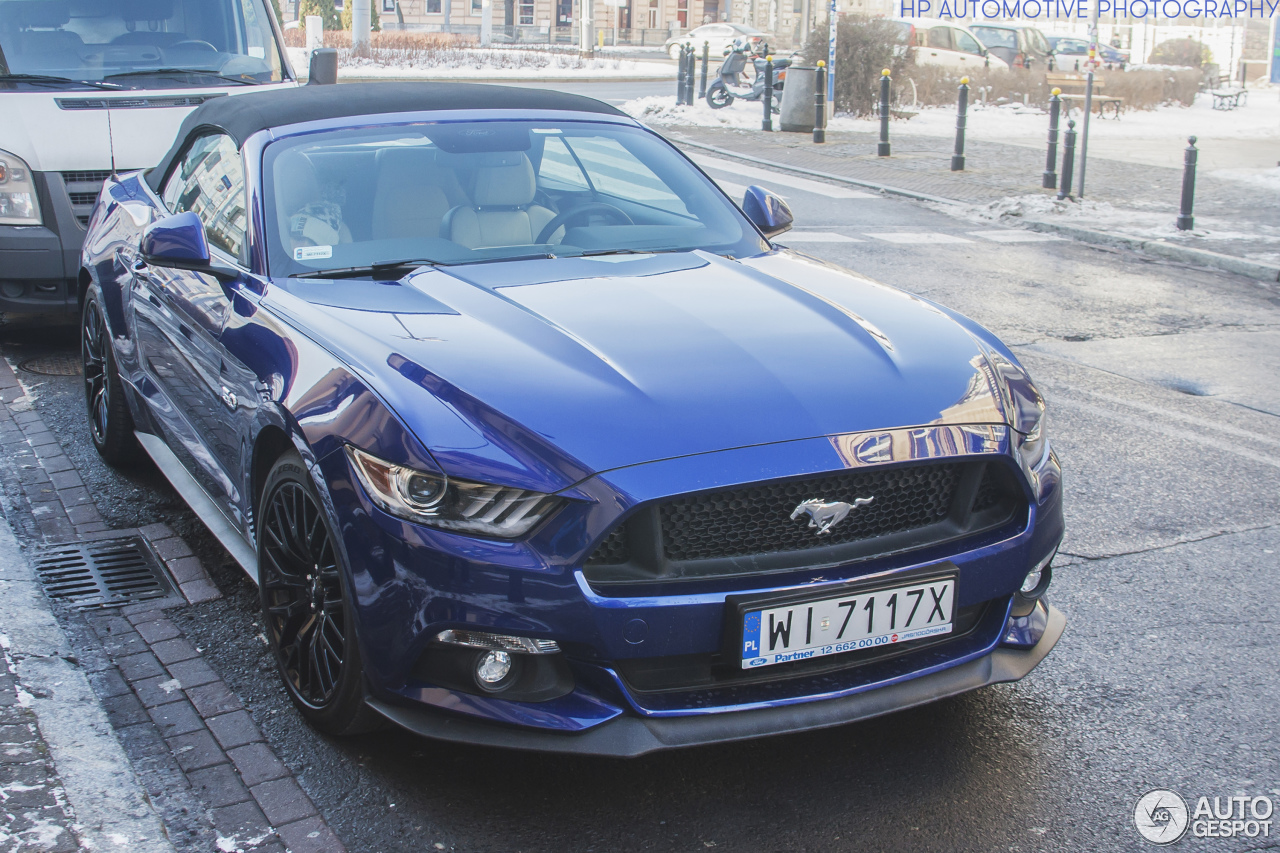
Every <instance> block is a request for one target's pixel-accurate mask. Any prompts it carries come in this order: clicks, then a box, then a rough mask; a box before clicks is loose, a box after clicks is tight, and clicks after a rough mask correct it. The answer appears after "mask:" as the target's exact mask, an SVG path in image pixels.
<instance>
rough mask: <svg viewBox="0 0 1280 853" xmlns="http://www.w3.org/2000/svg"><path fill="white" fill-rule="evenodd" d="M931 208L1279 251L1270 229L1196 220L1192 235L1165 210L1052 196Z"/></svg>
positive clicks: (992, 219)
mask: <svg viewBox="0 0 1280 853" xmlns="http://www.w3.org/2000/svg"><path fill="white" fill-rule="evenodd" d="M1277 171H1280V169H1278V170H1277ZM930 206H931V207H933V208H934V209H935V210H938V211H941V212H943V213H948V214H951V215H952V216H957V217H959V218H961V219H966V220H968V221H970V222H978V223H982V224H992V223H996V224H1001V225H1015V224H1017V223H1018V222H1020V221H1031V222H1059V223H1062V224H1065V225H1076V226H1079V227H1081V228H1090V229H1093V230H1095V231H1105V232H1108V233H1111V234H1123V235H1125V236H1127V237H1137V238H1139V239H1144V240H1170V241H1178V242H1192V241H1203V240H1260V241H1263V242H1268V243H1276V244H1278V245H1280V228H1278V229H1269V230H1271V231H1273V232H1274V233H1271V234H1262V233H1260V232H1258V231H1256V230H1251V231H1240V230H1238V229H1239V223H1238V222H1231V221H1228V220H1224V219H1221V218H1219V217H1213V216H1200V215H1197V216H1196V218H1195V223H1196V228H1195V229H1194V230H1192V231H1179V230H1177V228H1176V227H1175V225H1174V222H1175V219H1176V211H1174V210H1172V209H1169V208H1167V207H1166V208H1161V209H1159V210H1148V209H1142V208H1141V207H1138V206H1135V207H1133V208H1120V207H1115V206H1113V205H1111V204H1108V203H1107V202H1099V201H1093V200H1091V199H1085V200H1083V201H1078V202H1077V201H1067V200H1063V201H1058V200H1057V199H1056V198H1054V197H1052V196H1048V195H1024V196H1007V197H1005V198H1002V199H1000V200H999V201H993V202H990V203H988V204H971V205H950V204H945V205H944V204H937V205H930ZM1259 259H1261V258H1259Z"/></svg>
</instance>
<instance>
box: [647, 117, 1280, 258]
mask: <svg viewBox="0 0 1280 853" xmlns="http://www.w3.org/2000/svg"><path fill="white" fill-rule="evenodd" d="M672 137H673V141H675V142H676V144H678V145H681V146H688V147H689V148H698V149H701V150H703V151H712V152H714V153H716V154H719V155H722V156H725V157H733V158H735V159H738V160H744V161H746V162H749V163H756V164H759V165H761V166H768V167H770V168H772V169H779V170H781V171H784V172H795V173H797V174H801V175H808V176H810V177H815V178H822V179H824V180H828V181H835V182H837V183H841V184H852V185H853V186H858V187H866V188H868V189H874V190H879V191H880V192H882V193H885V194H886V195H895V196H901V197H903V198H909V199H914V200H915V201H927V202H932V203H934V204H944V205H948V206H956V205H960V204H961V202H958V201H956V200H955V199H950V198H942V197H941V196H934V195H928V194H926V193H918V192H914V191H912V190H904V189H900V188H898V187H891V186H888V185H885V184H877V183H874V182H872V181H862V180H858V179H857V178H849V177H845V176H844V175H833V174H831V173H830V172H819V171H817V170H816V169H805V168H802V167H799V166H790V165H787V164H785V163H778V162H776V161H774V160H766V159H764V158H763V157H754V156H752V155H750V154H742V153H740V152H738V151H732V150H730V149H728V148H720V147H718V146H715V145H707V144H706V143H703V142H693V141H691V140H686V139H681V138H680V137H679V135H678V134H672ZM1004 224H1008V223H1004ZM1020 224H1021V226H1022V227H1023V228H1026V229H1027V230H1030V231H1040V232H1043V233H1046V234H1058V235H1061V236H1063V237H1070V238H1071V239H1073V240H1077V241H1079V242H1081V243H1091V244H1094V245H1098V246H1111V247H1113V248H1117V249H1131V250H1133V251H1136V252H1145V253H1146V254H1149V255H1155V256H1156V257H1159V258H1164V259H1165V260H1170V261H1180V262H1182V263H1187V264H1194V265H1196V266H1201V267H1208V268H1210V269H1216V270H1221V271H1222V272H1229V273H1235V274H1236V275H1242V276H1246V277H1247V278H1252V279H1256V280H1258V281H1264V282H1268V283H1269V282H1280V266H1274V265H1272V264H1264V263H1261V262H1260V261H1251V260H1248V259H1247V258H1237V257H1235V256H1234V255H1224V254H1222V253H1221V252H1211V251H1209V250H1208V249H1197V248H1194V247H1192V246H1180V245H1178V244H1176V243H1170V242H1168V241H1166V240H1144V239H1142V238H1140V237H1128V236H1125V235H1123V234H1109V233H1107V232H1105V231H1096V230H1094V229H1092V228H1083V227H1081V226H1079V225H1066V224H1062V223H1057V222H1044V221H1043V220H1037V219H1027V220H1023V221H1022V222H1021V223H1020Z"/></svg>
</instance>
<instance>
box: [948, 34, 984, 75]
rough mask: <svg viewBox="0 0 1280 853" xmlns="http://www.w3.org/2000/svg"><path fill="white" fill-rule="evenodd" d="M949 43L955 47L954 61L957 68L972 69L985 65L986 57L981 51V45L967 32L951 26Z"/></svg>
mask: <svg viewBox="0 0 1280 853" xmlns="http://www.w3.org/2000/svg"><path fill="white" fill-rule="evenodd" d="M951 44H952V45H953V46H954V48H955V61H956V66H957V67H958V68H963V69H966V70H970V71H972V70H974V69H977V68H982V67H983V66H985V65H986V62H987V57H986V55H985V54H984V53H983V52H982V45H981V44H980V43H979V42H978V40H977V39H976V38H974V37H973V36H971V35H970V34H969V33H967V32H965V31H964V30H961V29H957V28H955V27H952V28H951Z"/></svg>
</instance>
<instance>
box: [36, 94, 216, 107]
mask: <svg viewBox="0 0 1280 853" xmlns="http://www.w3.org/2000/svg"><path fill="white" fill-rule="evenodd" d="M223 97H226V95H225V94H223V93H220V92H219V93H215V94H212V95H183V96H180V97H169V98H58V99H57V101H58V106H59V107H60V108H61V109H64V110H105V109H113V110H154V109H166V108H171V107H198V106H200V105H201V104H203V103H204V102H205V101H212V100H213V99H214V98H223Z"/></svg>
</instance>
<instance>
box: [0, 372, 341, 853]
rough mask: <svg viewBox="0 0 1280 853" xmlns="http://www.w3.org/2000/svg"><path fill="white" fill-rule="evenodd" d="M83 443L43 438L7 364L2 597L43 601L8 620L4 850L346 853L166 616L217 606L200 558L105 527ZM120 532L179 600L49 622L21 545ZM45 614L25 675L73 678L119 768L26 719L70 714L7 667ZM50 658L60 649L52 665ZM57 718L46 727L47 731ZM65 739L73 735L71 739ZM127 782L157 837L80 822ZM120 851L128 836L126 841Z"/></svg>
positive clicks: (2, 422) (0, 752)
mask: <svg viewBox="0 0 1280 853" xmlns="http://www.w3.org/2000/svg"><path fill="white" fill-rule="evenodd" d="M76 440H83V441H88V440H89V439H88V436H87V433H86V434H85V435H84V436H83V437H75V436H73V437H68V436H58V435H55V434H53V433H52V432H51V431H50V430H49V429H48V428H47V427H46V426H45V424H44V422H43V420H42V419H41V417H40V414H39V413H38V412H37V411H35V410H34V409H33V408H32V406H31V401H30V399H29V397H28V395H27V391H26V389H24V388H23V386H22V385H21V383H20V382H19V381H18V379H17V377H16V376H15V374H14V372H13V370H12V369H11V368H10V366H9V364H8V362H7V361H5V360H4V359H3V358H0V500H2V501H3V504H2V509H3V514H4V519H3V520H0V595H3V596H9V595H11V594H12V593H11V587H10V585H12V584H22V585H23V586H22V587H21V591H22V592H23V593H24V594H25V595H27V596H28V603H34V604H33V605H32V606H25V605H24V606H23V607H21V608H18V610H17V611H16V612H15V611H14V610H13V608H12V606H11V607H10V608H9V609H8V610H6V608H5V604H6V603H9V604H12V602H6V601H0V649H2V650H3V651H4V658H3V663H2V664H0V851H5V853H8V851H9V850H11V849H13V850H22V851H26V850H32V851H43V850H50V851H73V850H81V849H84V850H90V849H92V850H98V851H117V850H118V851H121V853H153V851H156V853H160V852H161V851H172V850H174V849H175V848H176V849H177V850H178V851H180V853H206V851H215V850H216V851H223V853H233V851H235V852H236V853H284V851H286V850H288V851H292V853H344V851H345V848H344V846H343V844H342V842H341V841H340V840H339V839H338V838H337V837H336V836H335V835H334V834H333V832H332V831H331V830H330V828H329V826H328V825H327V823H326V821H325V819H324V818H323V817H322V816H321V815H320V814H319V813H318V812H317V810H316V807H315V805H314V803H313V802H312V801H311V798H310V797H309V796H308V795H307V793H306V792H305V791H304V790H303V788H302V787H301V785H299V783H298V781H297V780H296V779H295V777H294V773H293V771H292V770H291V769H290V768H289V767H288V766H286V765H285V764H284V763H283V762H281V761H280V760H279V759H278V758H277V757H276V755H275V752H274V751H273V749H272V748H271V746H270V744H268V743H267V742H266V738H265V737H264V736H263V734H262V731H261V729H260V728H259V727H258V724H257V722H256V721H255V720H254V718H253V715H252V714H251V713H250V711H249V710H248V709H246V708H245V706H244V705H243V703H242V702H241V701H240V699H239V697H237V696H236V694H235V693H234V692H233V691H232V690H231V689H230V688H229V687H228V686H227V685H226V683H225V682H224V681H223V680H222V678H221V677H220V676H219V674H218V673H217V672H215V671H214V670H213V669H212V668H211V667H210V666H209V665H208V664H207V663H205V661H204V660H203V658H202V656H201V653H200V650H199V649H197V648H195V647H194V646H193V645H192V644H191V643H190V642H188V641H187V640H186V638H184V637H183V635H182V632H181V631H180V630H179V628H178V627H177V626H176V625H175V624H174V622H173V621H171V620H170V619H169V618H168V616H167V611H168V610H171V609H173V608H180V607H199V606H200V604H201V603H204V602H208V601H210V600H212V599H216V598H218V597H220V593H219V591H218V589H217V587H216V586H215V585H214V584H213V582H212V581H211V580H210V579H209V576H208V574H207V572H206V571H205V569H204V566H203V564H202V563H201V560H200V559H199V557H198V556H197V555H196V554H193V553H192V551H191V549H190V548H189V547H188V546H187V544H186V542H184V541H183V540H182V538H181V537H179V536H177V535H176V534H174V532H173V531H172V530H171V529H170V528H169V527H168V526H167V525H165V524H152V525H148V526H146V527H143V528H141V529H138V530H111V529H109V528H108V525H107V524H106V523H105V522H104V520H103V519H102V517H101V514H100V513H99V512H98V509H97V507H96V506H95V504H94V503H93V499H92V496H91V495H90V494H89V492H88V490H87V489H86V488H85V486H84V484H83V482H82V481H81V478H80V477H79V475H78V473H77V472H76V470H75V467H74V465H73V464H72V463H71V461H70V460H69V459H68V457H67V455H66V454H65V453H64V448H63V442H70V441H76ZM6 521H7V522H8V524H7V525H6V524H5V522H6ZM7 527H12V528H13V531H14V533H15V534H16V536H17V540H15V539H14V537H13V535H11V534H10V533H9V531H8V529H7ZM124 536H140V537H142V538H143V539H145V540H146V543H147V545H148V546H149V548H150V550H151V551H152V552H153V554H154V555H155V556H156V558H157V559H158V561H159V562H160V563H161V564H163V566H164V567H165V570H166V572H167V574H168V575H169V578H170V579H171V580H172V582H173V587H174V590H175V592H174V594H171V595H167V596H165V597H163V598H156V599H153V600H150V601H144V602H141V603H137V604H132V605H129V606H123V607H110V608H103V609H99V610H94V611H89V612H79V611H76V610H74V609H72V608H70V607H68V606H66V605H65V604H59V605H56V606H54V607H53V608H52V611H50V605H49V603H48V602H47V601H46V600H45V597H44V594H43V592H42V591H41V589H40V587H39V585H38V583H37V582H36V580H35V573H34V572H33V571H32V570H31V568H30V565H29V564H28V562H27V557H26V555H25V554H24V553H23V552H22V551H20V550H19V549H18V544H17V542H18V541H21V542H22V544H23V546H25V547H42V546H49V545H55V544H63V543H72V542H83V541H86V540H92V539H104V538H121V537H124ZM10 552H12V553H10ZM36 605H38V607H37V606H36ZM37 609H41V612H43V613H44V614H45V621H46V622H47V625H46V626H45V628H44V629H43V630H44V636H43V639H42V640H41V642H42V643H43V647H45V650H44V651H42V652H39V653H32V652H31V651H30V650H29V649H24V650H23V652H22V656H24V657H25V659H27V660H28V661H29V664H21V663H20V665H19V667H18V668H19V670H23V669H25V668H27V667H30V668H31V669H32V672H33V676H32V677H36V676H38V675H39V672H38V670H39V669H40V666H39V664H40V661H42V660H44V661H46V662H48V661H52V662H53V663H54V664H57V665H58V666H61V667H62V669H63V671H62V673H61V676H60V678H61V679H62V682H65V681H72V680H76V679H78V683H80V684H82V685H83V695H80V696H78V697H76V701H75V702H73V703H72V704H75V705H76V706H77V707H80V708H81V709H83V710H84V711H85V713H88V714H89V715H90V716H91V717H92V718H93V719H94V720H96V721H97V723H96V725H97V727H98V728H99V729H101V730H102V731H101V732H99V734H102V735H103V736H104V737H105V738H106V741H105V743H106V747H105V750H106V752H109V753H110V754H111V755H112V756H113V757H111V758H109V759H104V758H103V757H102V755H101V754H99V752H102V750H99V751H98V752H94V753H93V754H91V755H90V754H85V751H84V750H82V749H80V748H71V749H64V750H62V751H61V758H58V753H59V749H58V747H57V746H56V745H54V740H55V739H54V738H53V737H51V736H49V735H48V734H47V733H46V732H44V731H43V728H44V727H45V726H46V717H44V716H40V715H37V714H35V713H33V712H32V711H31V710H30V709H29V708H28V707H27V705H29V704H31V703H32V701H34V702H35V704H36V706H37V708H39V707H40V706H41V702H42V701H43V702H44V705H45V706H46V707H49V708H51V709H53V711H55V712H56V711H57V710H59V708H60V706H63V705H67V704H68V702H66V701H61V702H60V701H56V700H57V699H60V698H61V697H54V696H53V695H52V693H50V695H49V696H35V698H34V700H33V699H32V693H31V691H30V690H28V691H27V692H26V693H24V692H23V691H22V689H21V684H20V682H21V679H18V680H15V679H14V677H13V672H12V668H13V660H14V659H15V658H17V657H19V655H18V653H17V652H15V653H14V656H13V657H11V656H10V652H9V638H8V635H9V634H11V633H13V632H14V630H15V628H14V624H10V623H15V624H16V623H20V622H22V621H23V619H24V618H25V616H24V615H23V614H26V613H28V612H32V611H34V610H37ZM55 614H56V616H57V619H56V621H55V619H54V615H55ZM54 646H56V647H57V648H58V649H62V651H60V652H55V653H53V654H50V653H49V651H48V648H52V647H54ZM45 668H46V669H47V668H48V667H47V666H46V667H45ZM62 682H51V683H58V684H61V683H62ZM33 689H35V688H33ZM37 692H43V693H49V692H50V691H39V690H37ZM45 700H48V701H45ZM24 702H25V703H26V704H24ZM54 716H56V714H55V715H54ZM54 716H50V717H48V719H49V720H50V721H52V722H50V723H49V725H53V724H54V723H55V722H56V720H55V719H54ZM300 724H301V723H300ZM81 728H83V726H82V727H81ZM69 736H70V737H71V738H72V739H74V737H75V735H74V731H73V732H72V734H70V735H69ZM86 762H87V765H86ZM88 765H91V766H92V767H93V768H96V769H97V770H98V771H101V770H102V769H103V768H104V766H105V767H106V769H107V770H108V771H109V772H110V773H111V775H112V779H111V782H110V784H108V783H104V782H102V781H101V780H99V781H98V783H97V784H96V785H93V784H85V783H83V781H82V779H81V777H82V776H83V775H84V774H83V772H82V771H83V767H84V766H88ZM68 774H71V775H70V776H69V775H68ZM67 780H72V781H74V782H76V784H73V783H72V781H67ZM64 782H65V783H66V784H64ZM117 784H118V786H119V788H120V790H121V791H123V792H126V793H127V792H129V791H134V792H135V793H136V797H135V799H136V803H135V804H134V805H135V808H133V809H132V810H133V811H134V812H137V813H138V814H136V815H135V818H136V819H135V820H134V823H138V822H142V823H144V824H145V823H146V822H147V821H148V820H149V821H150V825H151V826H153V827H154V831H153V832H151V833H150V835H149V836H145V834H140V833H139V831H137V830H136V828H135V829H134V831H132V832H130V833H122V832H115V833H114V834H113V833H110V832H101V831H99V832H96V833H95V831H94V829H93V826H89V827H87V828H86V827H85V815H84V814H81V813H80V811H81V809H82V804H83V810H85V811H92V810H94V809H98V810H99V811H104V812H107V813H108V818H104V820H107V819H109V813H110V812H111V811H113V810H112V809H103V808H100V807H101V806H102V805H103V804H104V803H105V802H107V801H110V800H111V797H110V796H108V795H107V794H105V793H102V789H104V788H111V787H112V786H114V785H117ZM114 811H115V812H127V811H129V809H127V808H122V807H119V806H117V807H116V808H115V809H114ZM157 817H158V819H157ZM161 823H163V827H161ZM162 829H163V831H161V830H162ZM104 839H106V840H104ZM118 839H124V840H123V841H119V844H117V840H118ZM171 844H172V846H170V845H171ZM14 845H16V846H14ZM113 845H115V846H113Z"/></svg>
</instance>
